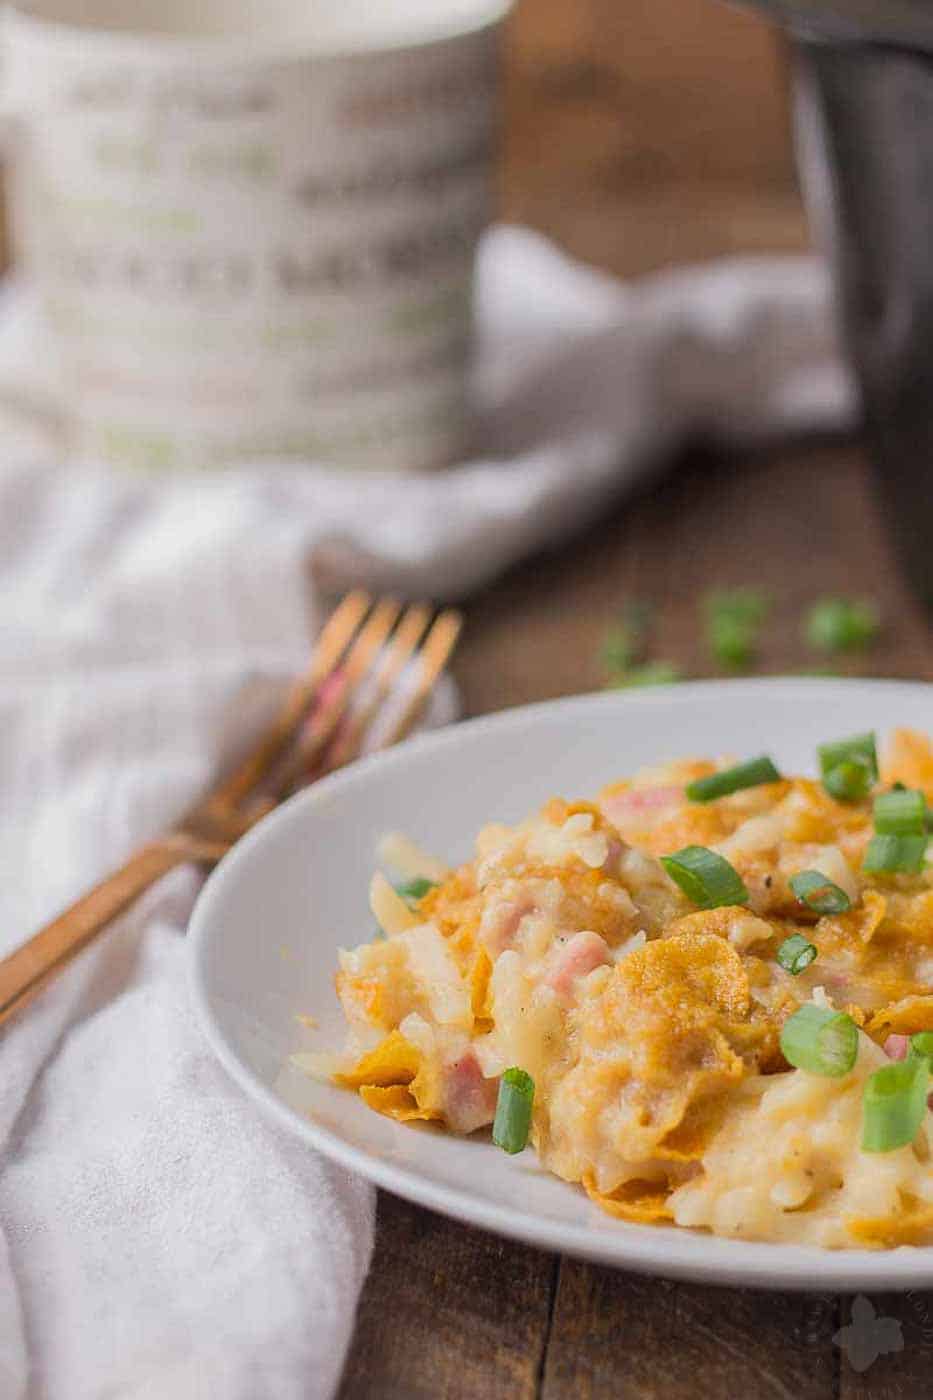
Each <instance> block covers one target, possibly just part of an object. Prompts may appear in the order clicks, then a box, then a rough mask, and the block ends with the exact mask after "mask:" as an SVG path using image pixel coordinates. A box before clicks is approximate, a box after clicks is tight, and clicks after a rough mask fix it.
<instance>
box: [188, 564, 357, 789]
mask: <svg viewBox="0 0 933 1400" xmlns="http://www.w3.org/2000/svg"><path fill="white" fill-rule="evenodd" d="M370 603H371V599H370V596H369V594H368V593H365V592H364V591H363V590H362V589H357V590H355V591H354V592H353V593H348V594H347V596H346V598H344V599H343V601H342V602H341V603H340V604H339V605H338V607H337V608H335V610H334V611H333V613H331V615H330V617H329V618H328V619H327V622H326V623H325V624H324V627H323V628H322V630H321V633H320V636H319V637H318V640H317V645H316V646H315V648H314V654H313V656H312V658H311V664H310V666H309V667H308V669H307V671H306V672H305V673H304V675H302V676H299V678H298V679H297V680H296V681H295V683H294V684H293V685H292V686H291V688H290V689H289V692H288V694H287V695H286V697H285V700H284V702H283V704H282V708H281V709H280V711H279V713H278V715H277V716H276V719H275V721H274V723H273V725H272V727H271V729H269V730H268V731H267V732H266V733H265V734H264V735H263V737H262V738H261V739H260V741H259V743H258V744H257V745H256V747H255V748H254V749H253V750H252V751H251V752H250V753H249V754H247V756H246V758H245V759H243V761H242V763H240V764H239V765H238V767H237V768H235V769H234V771H233V772H232V773H231V774H230V775H229V777H227V778H225V779H224V780H223V781H222V782H221V783H220V784H218V786H217V787H216V788H215V789H214V791H213V792H212V793H211V794H210V796H209V799H208V800H209V801H210V802H212V803H215V804H216V805H218V806H231V807H235V806H237V805H238V804H239V803H240V802H242V801H243V799H244V798H245V797H247V796H248V795H249V793H251V792H252V791H253V789H254V788H256V787H257V786H258V785H259V783H260V782H261V781H262V780H263V778H265V777H266V775H267V774H268V773H269V770H270V769H271V768H272V766H273V764H274V763H275V761H276V760H277V759H278V758H279V757H280V756H281V754H282V753H283V751H284V750H285V748H286V747H287V745H288V744H289V743H290V741H291V740H292V738H293V737H294V735H295V732H296V730H297V729H298V726H299V725H300V724H301V723H302V721H303V719H304V717H305V713H306V711H307V710H308V707H309V706H310V704H311V702H312V701H313V700H314V697H315V694H316V692H317V691H318V689H319V688H320V685H321V682H322V681H323V680H324V679H325V678H326V677H327V676H328V675H330V673H331V672H332V671H333V670H334V669H335V668H336V666H337V664H338V663H339V661H340V658H341V657H342V656H343V654H344V652H345V650H346V648H347V646H348V645H349V643H350V640H351V639H352V637H353V634H354V633H355V632H356V629H357V627H358V626H359V624H360V622H361V621H362V619H363V618H364V617H365V616H366V613H367V612H368V611H369V607H370Z"/></svg>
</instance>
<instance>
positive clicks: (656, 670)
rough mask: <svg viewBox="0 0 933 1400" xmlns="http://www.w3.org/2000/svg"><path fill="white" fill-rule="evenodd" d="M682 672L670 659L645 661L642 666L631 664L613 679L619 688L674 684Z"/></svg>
mask: <svg viewBox="0 0 933 1400" xmlns="http://www.w3.org/2000/svg"><path fill="white" fill-rule="evenodd" d="M681 676H682V672H681V671H680V669H679V668H678V667H677V666H674V665H673V664H672V662H670V661H646V662H645V664H644V666H633V667H632V668H631V669H630V670H628V671H625V672H623V674H621V675H620V676H618V677H616V679H614V680H613V682H612V683H613V685H614V686H616V687H617V688H618V689H619V690H624V689H625V688H626V687H628V686H642V685H674V684H675V682H677V681H679V680H680V679H681Z"/></svg>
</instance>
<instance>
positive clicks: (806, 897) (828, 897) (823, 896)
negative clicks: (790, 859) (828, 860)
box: [790, 870, 852, 914]
mask: <svg viewBox="0 0 933 1400" xmlns="http://www.w3.org/2000/svg"><path fill="white" fill-rule="evenodd" d="M790 887H791V889H792V890H793V892H794V894H795V895H796V897H797V898H798V899H799V900H800V903H801V904H805V905H806V906H807V908H808V909H813V910H814V911H815V912H816V913H817V914H844V913H845V912H846V910H847V909H851V908H852V901H851V900H850V898H849V896H848V895H847V894H846V892H845V890H843V889H840V887H839V886H838V885H837V884H834V883H833V881H832V880H830V879H828V878H827V876H825V875H823V874H822V873H821V872H820V871H819V870H801V871H800V873H799V874H797V875H792V876H791V877H790Z"/></svg>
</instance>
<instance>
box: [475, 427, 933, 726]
mask: <svg viewBox="0 0 933 1400" xmlns="http://www.w3.org/2000/svg"><path fill="white" fill-rule="evenodd" d="M743 584H754V585H755V586H757V587H760V588H762V589H764V590H765V591H766V592H767V593H768V594H769V595H770V597H771V598H772V600H773V606H772V612H771V615H770V618H769V621H768V625H767V627H766V629H765V632H764V636H763V640H762V655H761V661H760V666H759V668H758V669H759V670H760V671H761V672H762V673H764V674H779V673H782V672H786V671H789V670H800V669H803V668H806V667H808V666H810V667H812V666H814V665H815V664H817V663H818V660H819V658H816V657H814V656H813V655H812V653H810V652H808V651H807V648H806V647H805V645H804V643H803V641H802V638H801V619H802V616H803V613H804V611H805V609H806V607H807V606H808V604H809V603H811V602H812V601H813V599H814V598H816V597H818V596H819V595H821V594H824V593H843V594H847V595H851V594H852V593H853V592H854V593H862V594H870V595H872V596H873V597H876V598H877V599H878V600H879V602H880V604H881V607H882V610H883V613H884V619H885V621H884V630H883V634H882V637H881V639H880V641H879V644H878V646H877V647H876V648H874V649H873V650H872V651H870V652H868V653H866V654H865V656H863V657H859V656H856V657H854V658H852V659H851V660H849V661H847V662H846V663H845V664H844V665H843V666H842V667H841V669H842V670H843V671H845V672H846V673H847V674H874V675H889V676H904V677H911V676H913V677H917V678H926V679H931V678H933V645H931V638H930V630H929V624H928V622H927V620H926V618H925V616H924V615H923V613H922V611H921V609H920V607H919V604H918V603H917V602H916V601H915V600H913V599H912V598H911V596H910V595H909V593H908V592H907V589H906V586H905V584H904V581H903V578H902V575H901V573H900V570H899V567H898V565H897V561H896V558H895V554H894V548H893V544H892V540H891V537H890V535H889V533H888V531H887V530H886V529H885V527H884V524H883V522H882V520H881V518H880V515H879V513H878V511H877V509H876V508H875V505H874V502H873V494H872V480H871V472H870V469H869V466H868V463H867V460H866V459H865V457H864V455H863V453H862V452H861V451H860V450H859V449H857V448H856V447H854V446H852V445H849V444H839V445H832V446H811V447H806V448H798V449H795V450H793V451H785V452H781V453H777V454H774V455H771V456H768V457H763V458H759V459H757V460H755V459H752V460H748V461H745V460H741V461H740V460H738V459H732V460H725V459H715V458H712V457H709V456H704V455H702V454H693V455H692V456H691V457H690V459H689V460H687V461H685V462H683V463H681V464H680V466H679V468H678V470H677V472H676V473H675V474H672V475H671V476H670V477H669V478H668V479H667V480H666V481H665V482H663V483H662V484H661V485H660V486H658V487H657V489H655V490H653V491H651V492H650V493H644V494H642V495H641V497H640V498H638V499H636V500H635V501H632V502H628V503H626V504H625V505H623V506H622V507H621V508H620V509H618V510H617V511H616V512H615V513H614V514H613V515H612V516H611V518H609V519H608V520H606V521H603V522H602V523H601V524H600V525H598V526H597V527H595V528H593V529H591V530H589V531H587V532H585V533H584V534H582V535H580V536H579V537H578V538H577V539H576V540H575V541H574V542H573V543H572V545H570V546H569V547H568V548H565V549H563V550H560V551H555V552H554V553H552V554H550V555H548V556H546V557H544V558H539V559H536V560H533V561H531V562H530V563H527V564H524V565H522V566H520V567H519V568H516V569H514V570H513V571H512V572H511V573H510V574H509V576H508V577H507V578H506V579H504V580H502V581H500V582H499V583H498V584H496V585H495V587H493V588H491V589H489V590H487V592H486V593H485V594H483V595H481V596H480V597H478V598H477V599H475V600H474V601H473V602H472V603H470V604H469V605H468V608H467V622H468V626H467V630H466V633H465V636H464V640H463V643H462V646H461V651H460V655H459V658H458V662H457V666H456V673H457V676H458V678H459V680H460V683H461V685H462V687H463V691H464V696H465V701H466V707H467V710H468V712H469V713H471V714H480V713H484V712H485V711H488V710H494V709H498V708H500V707H502V706H503V705H508V704H520V703H522V702H524V701H528V700H540V699H545V698H548V697H550V696H557V695H570V694H574V693H578V692H580V691H586V690H591V689H595V688H597V687H598V686H600V685H601V684H602V683H603V680H604V676H603V671H602V667H601V664H600V657H599V653H600V645H601V642H602V639H603V637H604V636H605V633H606V629H607V627H608V626H609V625H610V623H611V622H612V620H613V618H614V617H615V615H616V614H617V612H618V609H619V607H620V606H621V604H622V601H623V600H624V599H625V598H626V597H631V596H633V595H637V596H638V597H643V598H647V599H649V600H650V601H651V602H653V603H654V604H655V606H656V609H657V628H658V635H657V643H656V646H657V652H658V655H660V656H663V657H664V658H666V659H671V660H673V661H675V662H677V663H678V664H679V665H680V666H682V667H683V668H684V670H685V672H686V673H687V674H688V675H691V676H706V675H712V674H715V673H716V667H715V665H714V663H713V661H712V659H711V658H710V656H709V654H708V652H707V649H706V646H705V643H704V639H703V634H702V626H701V622H700V613H699V607H698V600H699V597H700V595H701V594H702V593H703V591H704V590H705V589H707V588H713V587H732V586H736V585H743Z"/></svg>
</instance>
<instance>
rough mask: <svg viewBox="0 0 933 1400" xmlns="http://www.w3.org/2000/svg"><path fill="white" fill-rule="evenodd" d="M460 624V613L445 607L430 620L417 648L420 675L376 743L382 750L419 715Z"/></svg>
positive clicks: (403, 734) (400, 736)
mask: <svg viewBox="0 0 933 1400" xmlns="http://www.w3.org/2000/svg"><path fill="white" fill-rule="evenodd" d="M462 627H463V614H462V613H459V612H457V611H456V610H455V609H454V608H447V609H446V610H445V611H444V612H442V613H441V614H440V615H439V616H438V617H436V618H435V619H434V626H433V627H432V628H431V630H430V632H429V633H428V635H427V638H426V639H425V643H424V646H423V647H422V649H421V675H420V676H419V677H418V682H417V685H416V686H415V689H414V691H413V692H412V695H411V697H410V698H409V700H408V703H407V705H406V706H405V708H404V710H403V711H402V713H401V714H400V715H399V717H398V719H397V720H396V721H395V723H394V724H393V725H392V728H391V729H390V730H389V732H388V734H387V735H386V736H385V738H384V739H383V740H382V743H381V744H380V745H379V747H380V748H382V749H387V748H389V747H390V746H391V745H392V744H397V743H399V742H400V741H401V740H402V739H404V738H405V737H406V735H408V734H410V733H411V731H412V729H413V728H414V726H415V725H416V724H417V722H418V720H419V718H420V717H421V712H422V710H423V709H424V706H425V704H426V702H427V699H428V696H429V695H430V694H431V691H432V690H433V689H434V687H435V685H436V684H437V682H438V679H439V678H440V675H441V673H442V671H443V670H444V667H445V666H446V665H447V663H448V661H449V660H450V658H451V655H452V654H453V649H454V647H455V646H456V645H457V638H458V637H459V636H460V630H461V628H462Z"/></svg>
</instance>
